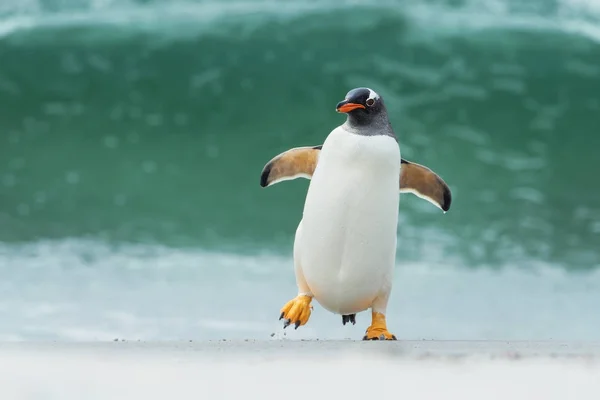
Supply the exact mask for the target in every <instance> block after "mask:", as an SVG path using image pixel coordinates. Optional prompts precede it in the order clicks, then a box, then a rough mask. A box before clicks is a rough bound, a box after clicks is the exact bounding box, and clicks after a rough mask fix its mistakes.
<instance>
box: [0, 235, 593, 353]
mask: <svg viewBox="0 0 600 400" xmlns="http://www.w3.org/2000/svg"><path fill="white" fill-rule="evenodd" d="M425 250H426V249H425ZM290 252H291V249H290ZM441 259H442V260H443V257H442V258H441ZM445 262H447V264H446V265H443V264H433V263H431V262H423V263H405V262H402V260H401V259H399V261H398V263H397V268H396V272H395V278H394V288H393V291H392V296H391V299H390V305H389V306H388V326H389V327H390V329H392V330H393V331H394V332H395V334H396V335H397V336H399V337H401V338H404V339H423V338H426V339H457V338H462V339H572V340H577V339H579V340H585V339H593V338H597V332H598V330H600V314H599V313H598V312H597V306H596V305H597V304H600V272H598V271H595V272H588V273H569V272H567V271H565V270H563V269H560V268H554V267H551V266H548V265H544V264H542V265H537V266H536V265H535V264H533V263H528V264H527V265H524V266H523V267H522V268H521V267H518V266H506V267H505V268H501V269H492V268H488V267H486V266H481V267H480V268H477V269H468V268H462V267H460V266H459V265H456V264H454V265H453V264H451V263H450V262H451V261H450V259H448V260H446V261H445ZM0 274H1V275H2V282H1V283H0V285H1V286H0V287H1V289H2V293H3V296H2V297H0V312H1V313H2V318H1V319H0V339H3V340H38V339H42V340H67V341H85V340H112V339H114V338H125V339H128V340H137V339H142V340H176V339H180V340H188V339H193V340H199V339H221V338H228V339H246V338H249V339H268V338H270V335H271V334H272V333H273V332H274V330H275V328H276V327H277V326H278V325H279V324H280V323H281V322H280V321H278V318H279V310H280V308H281V306H282V305H283V304H285V302H287V301H288V300H289V299H290V298H291V297H293V296H295V295H296V292H297V287H296V284H295V281H294V274H293V263H292V260H291V258H290V257H282V256H278V255H269V254H246V255H243V254H234V253H220V252H210V251H204V250H200V249H173V248H168V247H164V246H149V245H119V246H111V245H108V244H106V243H103V242H100V241H92V240H70V239H66V240H57V241H41V242H38V243H30V244H26V245H8V244H4V245H0ZM367 314H368V313H362V314H359V315H358V316H357V324H356V325H355V326H349V325H345V326H343V325H342V323H341V317H340V316H339V315H333V314H331V313H329V312H327V311H325V310H323V309H322V308H321V307H320V306H319V305H318V303H317V304H315V309H314V310H313V314H312V316H311V320H310V321H309V323H308V324H307V325H305V326H303V327H301V328H299V329H298V330H293V329H289V328H288V329H287V330H286V333H287V337H288V338H290V339H345V338H355V339H356V338H361V337H362V335H363V333H364V330H365V328H366V326H367V325H368V323H369V316H368V315H367Z"/></svg>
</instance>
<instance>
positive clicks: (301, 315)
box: [279, 294, 312, 329]
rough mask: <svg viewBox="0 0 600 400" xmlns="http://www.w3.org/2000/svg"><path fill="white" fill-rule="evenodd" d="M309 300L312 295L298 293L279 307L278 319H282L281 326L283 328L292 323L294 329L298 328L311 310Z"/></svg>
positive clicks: (304, 321)
mask: <svg viewBox="0 0 600 400" xmlns="http://www.w3.org/2000/svg"><path fill="white" fill-rule="evenodd" d="M311 301H312V297H311V296H307V295H305V294H300V295H298V296H296V298H294V299H292V300H290V301H288V302H287V303H286V304H285V305H284V306H283V307H282V308H281V315H280V316H279V319H280V320H282V319H283V328H284V329H285V328H287V327H288V326H290V325H292V324H293V325H294V329H298V327H299V326H302V325H304V324H306V323H307V322H308V319H309V318H310V313H311V311H312V306H311V305H310V302H311Z"/></svg>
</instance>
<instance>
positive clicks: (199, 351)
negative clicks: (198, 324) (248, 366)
mask: <svg viewBox="0 0 600 400" xmlns="http://www.w3.org/2000/svg"><path fill="white" fill-rule="evenodd" d="M31 351H34V352H36V353H37V354H39V355H42V354H53V353H55V354H56V353H71V354H76V353H80V354H85V353H87V352H93V353H94V352H100V353H102V354H107V355H108V354H118V355H122V356H129V355H131V356H135V355H136V354H142V353H148V354H166V353H173V354H179V355H186V357H189V358H203V357H212V356H214V355H216V354H218V355H219V357H226V356H234V357H237V356H240V355H243V356H245V357H253V356H260V355H270V354H272V355H277V354H282V355H286V356H287V355H290V353H291V354H293V355H294V356H295V357H304V358H306V357H308V358H311V357H321V356H330V355H338V356H339V355H347V356H356V355H360V356H384V357H392V358H404V359H413V360H418V359H424V358H428V359H444V358H454V359H456V358H469V357H478V358H490V359H503V358H505V359H528V358H549V359H557V358H585V359H587V360H597V361H598V362H600V341H553V340H544V341H531V340H506V341H505V340H398V341H386V342H379V341H362V340H351V339H346V340H290V339H273V340H255V339H247V340H228V339H221V340H202V341H194V340H180V341H143V340H127V339H114V340H113V341H97V342H96V341H95V342H87V341H86V342H60V341H52V342H48V341H22V342H20V341H19V342H0V354H2V353H5V352H9V353H14V354H19V353H23V354H24V353H27V352H31ZM0 362H1V361H0Z"/></svg>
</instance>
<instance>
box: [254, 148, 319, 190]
mask: <svg viewBox="0 0 600 400" xmlns="http://www.w3.org/2000/svg"><path fill="white" fill-rule="evenodd" d="M321 147H322V146H306V147H295V148H293V149H290V150H288V151H285V152H283V153H281V154H279V155H277V156H275V157H274V158H272V159H271V160H270V161H269V162H268V163H267V164H266V165H265V166H264V168H263V170H262V172H261V174H260V186H262V187H267V186H271V185H274V184H276V183H279V182H282V181H289V180H292V179H296V178H306V179H311V177H312V174H313V173H314V172H315V167H316V166H317V161H318V160H319V153H320V152H321Z"/></svg>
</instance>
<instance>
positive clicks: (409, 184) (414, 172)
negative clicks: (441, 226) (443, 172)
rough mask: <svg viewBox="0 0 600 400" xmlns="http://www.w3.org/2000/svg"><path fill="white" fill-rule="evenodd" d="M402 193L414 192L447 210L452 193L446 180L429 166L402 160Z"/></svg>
mask: <svg viewBox="0 0 600 400" xmlns="http://www.w3.org/2000/svg"><path fill="white" fill-rule="evenodd" d="M400 193H412V194H414V195H416V196H418V197H420V198H422V199H424V200H427V201H428V202H430V203H432V204H433V205H434V206H436V207H438V208H440V209H441V210H442V211H444V212H446V211H448V210H449V209H450V204H451V203H452V193H451V192H450V188H449V187H448V185H446V182H444V180H443V179H442V178H440V177H439V176H438V175H437V174H436V173H435V172H433V171H432V170H430V169H429V168H427V167H425V166H423V165H419V164H416V163H412V162H409V161H406V160H405V159H402V160H401V169H400Z"/></svg>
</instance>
